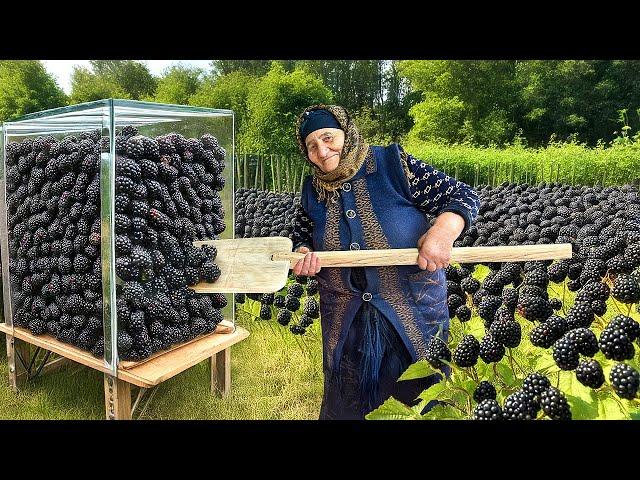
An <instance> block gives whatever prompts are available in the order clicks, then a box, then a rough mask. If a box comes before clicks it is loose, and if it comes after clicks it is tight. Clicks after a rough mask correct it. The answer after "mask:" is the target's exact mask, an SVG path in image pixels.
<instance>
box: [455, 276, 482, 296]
mask: <svg viewBox="0 0 640 480" xmlns="http://www.w3.org/2000/svg"><path fill="white" fill-rule="evenodd" d="M460 286H461V287H462V289H463V290H464V291H465V292H466V293H469V294H474V293H476V292H477V291H478V290H480V282H479V281H478V280H476V279H475V278H473V277H467V278H465V279H463V280H462V281H461V282H460Z"/></svg>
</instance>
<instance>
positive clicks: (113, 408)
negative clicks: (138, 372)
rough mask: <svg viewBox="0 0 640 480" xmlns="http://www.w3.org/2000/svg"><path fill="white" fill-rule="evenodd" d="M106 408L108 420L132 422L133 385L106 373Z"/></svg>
mask: <svg viewBox="0 0 640 480" xmlns="http://www.w3.org/2000/svg"><path fill="white" fill-rule="evenodd" d="M104 406H105V409H106V413H107V420H131V384H130V383H128V382H125V381H124V380H120V379H119V378H115V377H112V376H111V375H109V374H107V373H105V374H104Z"/></svg>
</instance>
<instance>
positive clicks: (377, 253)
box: [271, 243, 571, 268]
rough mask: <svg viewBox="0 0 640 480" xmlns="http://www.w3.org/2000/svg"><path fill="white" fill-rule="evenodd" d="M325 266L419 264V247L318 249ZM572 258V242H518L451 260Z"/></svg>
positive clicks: (470, 250)
mask: <svg viewBox="0 0 640 480" xmlns="http://www.w3.org/2000/svg"><path fill="white" fill-rule="evenodd" d="M316 253H317V254H318V258H320V261H321V264H320V265H321V266H322V267H383V266H389V265H417V264H418V249H417V248H396V249H387V250H354V251H331V252H330V251H327V252H316ZM304 256H305V254H304V253H297V252H287V253H274V254H273V256H272V257H271V259H272V260H288V261H289V262H290V263H291V268H293V266H294V265H295V264H296V263H297V261H298V260H300V259H301V258H304ZM562 258H571V244H570V243H557V244H556V243H552V244H541V245H518V246H507V247H453V249H452V251H451V262H456V263H480V262H528V261H530V260H554V259H558V260H559V259H562Z"/></svg>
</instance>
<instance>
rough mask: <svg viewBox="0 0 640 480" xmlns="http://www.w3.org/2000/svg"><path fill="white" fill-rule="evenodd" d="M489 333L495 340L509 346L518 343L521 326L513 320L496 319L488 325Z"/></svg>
mask: <svg viewBox="0 0 640 480" xmlns="http://www.w3.org/2000/svg"><path fill="white" fill-rule="evenodd" d="M489 333H490V334H491V336H492V337H493V338H494V339H495V341H496V342H498V343H500V344H501V345H504V346H505V347H509V348H516V347H517V346H518V345H520V340H521V338H522V328H521V327H520V324H519V323H518V322H516V321H515V320H502V319H499V320H496V321H495V322H493V323H492V324H491V326H490V327H489Z"/></svg>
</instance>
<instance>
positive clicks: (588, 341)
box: [565, 327, 600, 357]
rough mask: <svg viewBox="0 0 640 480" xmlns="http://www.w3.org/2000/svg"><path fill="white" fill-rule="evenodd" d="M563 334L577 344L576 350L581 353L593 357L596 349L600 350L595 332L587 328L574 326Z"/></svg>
mask: <svg viewBox="0 0 640 480" xmlns="http://www.w3.org/2000/svg"><path fill="white" fill-rule="evenodd" d="M565 335H567V336H568V337H570V338H571V339H572V340H573V341H574V342H575V343H576V345H577V346H578V352H580V353H581V354H582V355H586V356H587V357H593V356H594V355H595V354H596V353H598V350H600V349H599V347H598V339H597V338H596V335H595V333H593V332H592V331H591V330H589V329H588V328H584V327H581V328H576V329H574V330H570V331H569V332H567V333H566V334H565Z"/></svg>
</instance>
